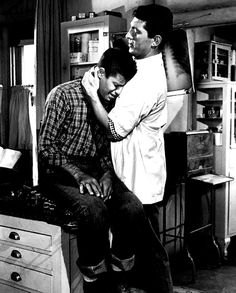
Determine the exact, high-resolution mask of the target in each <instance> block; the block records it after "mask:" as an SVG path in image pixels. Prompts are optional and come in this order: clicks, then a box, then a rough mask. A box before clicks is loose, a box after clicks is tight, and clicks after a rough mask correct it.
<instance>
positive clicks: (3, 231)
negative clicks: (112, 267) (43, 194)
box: [0, 215, 83, 293]
mask: <svg viewBox="0 0 236 293" xmlns="http://www.w3.org/2000/svg"><path fill="white" fill-rule="evenodd" d="M77 257H78V255H77V241H76V238H75V236H74V235H71V234H68V233H65V232H64V231H63V230H62V229H61V228H60V227H59V226H56V225H51V224H48V223H45V222H42V221H36V220H29V219H23V218H17V217H12V216H7V215H0V292H9V293H13V292H14V293H21V292H22V293H23V292H42V293H55V292H57V293H69V292H78V293H82V292H83V289H82V275H81V274H80V272H79V269H78V268H77V267H76V264H75V262H76V259H77Z"/></svg>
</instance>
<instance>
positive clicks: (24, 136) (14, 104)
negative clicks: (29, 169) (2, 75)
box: [8, 86, 32, 150]
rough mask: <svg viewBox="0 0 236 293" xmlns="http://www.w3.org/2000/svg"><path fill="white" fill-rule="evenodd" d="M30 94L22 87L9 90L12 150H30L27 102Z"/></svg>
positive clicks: (10, 145)
mask: <svg viewBox="0 0 236 293" xmlns="http://www.w3.org/2000/svg"><path fill="white" fill-rule="evenodd" d="M30 97H31V93H30V90H29V89H28V88H25V87H23V86H13V87H12V88H11V95H10V104H9V141H8V146H9V148H12V149H21V150H30V149H31V148H32V136H31V129H30V123H29V102H30Z"/></svg>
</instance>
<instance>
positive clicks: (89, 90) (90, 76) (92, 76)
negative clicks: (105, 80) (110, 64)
mask: <svg viewBox="0 0 236 293" xmlns="http://www.w3.org/2000/svg"><path fill="white" fill-rule="evenodd" d="M98 70H99V67H98V66H95V67H92V68H91V69H90V70H89V71H87V72H85V74H84V76H83V79H82V85H83V87H84V90H85V92H86V94H87V96H88V99H89V101H90V102H93V101H97V100H98V99H99V97H98V93H97V91H98V88H99V78H98Z"/></svg>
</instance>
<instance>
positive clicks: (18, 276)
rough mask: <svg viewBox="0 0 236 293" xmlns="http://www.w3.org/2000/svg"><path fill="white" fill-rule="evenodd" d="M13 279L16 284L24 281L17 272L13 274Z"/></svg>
mask: <svg viewBox="0 0 236 293" xmlns="http://www.w3.org/2000/svg"><path fill="white" fill-rule="evenodd" d="M11 279H12V280H13V281H15V282H20V281H21V280H22V279H21V276H20V274H18V273H17V272H13V273H11Z"/></svg>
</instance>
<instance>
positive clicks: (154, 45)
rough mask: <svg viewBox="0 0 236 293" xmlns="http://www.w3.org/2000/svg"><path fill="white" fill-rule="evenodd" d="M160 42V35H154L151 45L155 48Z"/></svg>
mask: <svg viewBox="0 0 236 293" xmlns="http://www.w3.org/2000/svg"><path fill="white" fill-rule="evenodd" d="M161 42H162V36H160V35H155V37H154V38H153V42H152V45H151V46H152V48H157V47H158V46H159V45H160V43H161Z"/></svg>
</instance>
